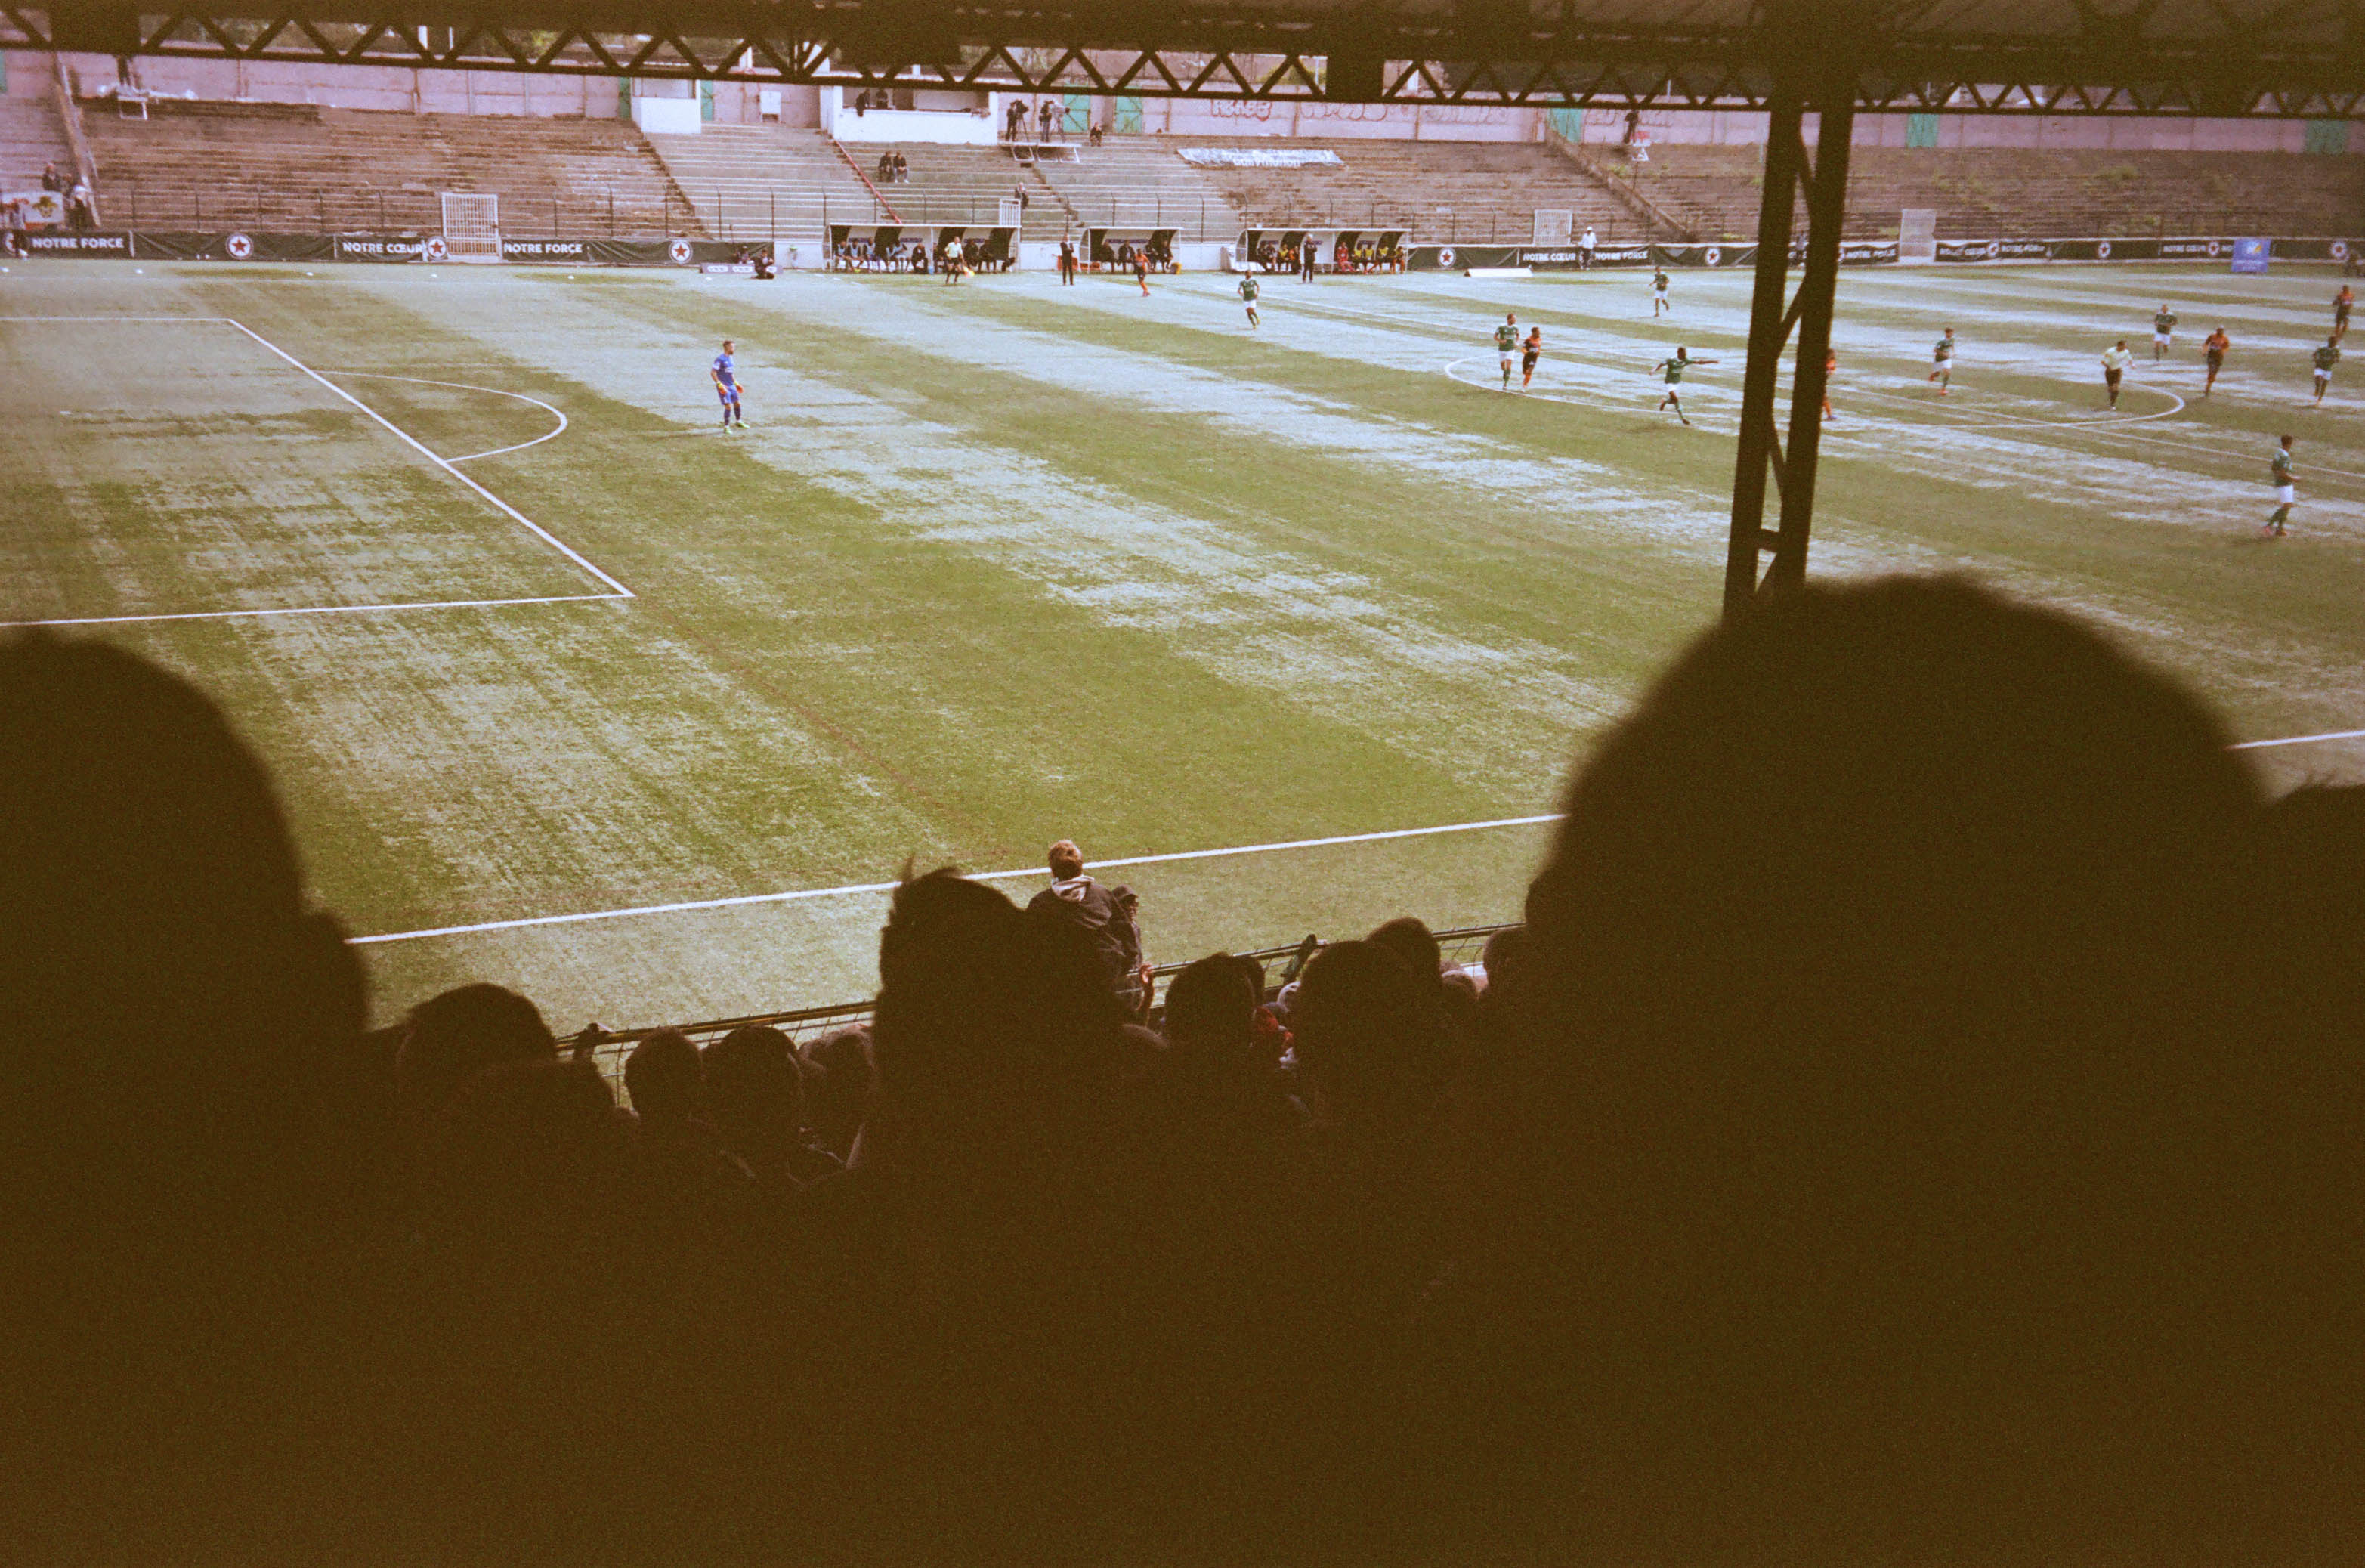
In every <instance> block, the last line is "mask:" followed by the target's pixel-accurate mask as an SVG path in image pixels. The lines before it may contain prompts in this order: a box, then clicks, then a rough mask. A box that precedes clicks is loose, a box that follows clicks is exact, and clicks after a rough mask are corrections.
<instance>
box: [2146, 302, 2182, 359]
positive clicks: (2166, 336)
mask: <svg viewBox="0 0 2365 1568" xmlns="http://www.w3.org/2000/svg"><path fill="white" fill-rule="evenodd" d="M2175 341H2176V312H2175V311H2173V310H2170V309H2169V308H2168V307H2167V306H2165V305H2163V306H2161V307H2160V308H2159V309H2158V310H2157V311H2156V312H2154V313H2153V315H2152V319H2151V357H2152V358H2153V359H2154V360H2155V361H2158V360H2161V359H2165V358H2166V357H2167V356H2168V345H2169V344H2170V343H2172V342H2175Z"/></svg>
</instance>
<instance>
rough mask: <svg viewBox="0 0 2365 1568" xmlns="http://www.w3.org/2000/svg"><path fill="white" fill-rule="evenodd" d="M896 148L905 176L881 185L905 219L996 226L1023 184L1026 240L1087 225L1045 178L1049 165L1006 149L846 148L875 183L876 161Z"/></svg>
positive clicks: (931, 145)
mask: <svg viewBox="0 0 2365 1568" xmlns="http://www.w3.org/2000/svg"><path fill="white" fill-rule="evenodd" d="M896 153H901V154H902V158H903V162H904V177H903V179H902V181H901V182H899V183H897V184H893V185H879V189H880V195H881V196H884V197H885V198H886V199H887V201H888V202H889V203H890V204H891V205H892V206H893V207H894V208H895V210H896V212H897V213H898V214H900V215H901V216H902V219H903V221H904V222H905V223H909V224H915V225H918V226H920V227H922V228H935V227H939V226H942V225H947V224H964V225H967V226H970V227H971V228H992V226H993V225H994V223H995V222H996V221H997V217H998V214H999V213H1000V211H1001V205H1002V202H1003V198H1004V197H1007V196H1012V195H1013V194H1014V192H1015V191H1018V190H1021V189H1023V190H1025V191H1026V221H1025V223H1024V224H1023V225H1021V229H1020V235H1019V237H1020V238H1021V239H1023V240H1054V241H1055V240H1057V239H1059V235H1060V234H1061V233H1062V232H1063V231H1065V230H1069V229H1073V228H1079V227H1081V225H1080V224H1079V223H1078V221H1077V218H1076V213H1075V210H1074V208H1072V207H1070V206H1069V205H1068V204H1067V202H1066V201H1065V200H1064V199H1062V197H1061V196H1060V194H1059V191H1058V190H1057V189H1056V188H1054V187H1053V186H1052V185H1050V184H1048V182H1047V181H1046V180H1045V178H1044V168H1043V165H1040V164H1037V163H1032V162H1029V163H1025V164H1022V163H1020V162H1018V161H1017V160H1016V159H1014V158H1013V157H1012V156H1011V155H1010V154H1009V153H1008V152H1007V151H1003V149H1002V148H999V147H962V146H948V145H946V144H944V143H941V142H919V141H904V142H878V141H863V142H852V143H848V144H847V145H846V156H847V157H848V158H849V159H851V160H853V162H855V164H856V166H857V168H859V169H860V170H861V171H862V172H863V173H864V174H870V175H871V178H872V181H873V183H874V184H877V183H878V177H877V175H876V174H872V166H873V165H874V164H875V163H876V162H877V161H878V160H879V159H880V157H881V156H882V155H891V154H896Z"/></svg>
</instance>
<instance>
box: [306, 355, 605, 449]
mask: <svg viewBox="0 0 2365 1568" xmlns="http://www.w3.org/2000/svg"><path fill="white" fill-rule="evenodd" d="M322 374H323V375H357V376H360V377H362V378H363V379H364V380H367V381H408V382H409V383H410V384H411V385H412V386H448V387H450V388H452V389H453V390H454V391H455V392H486V393H490V394H491V395H492V396H493V397H496V398H516V399H517V400H518V401H519V402H521V403H532V405H533V406H534V407H535V408H537V409H541V410H542V411H543V412H544V413H545V414H548V415H550V416H551V417H552V418H554V419H555V420H557V421H558V423H557V425H556V426H555V427H554V428H552V429H550V430H547V431H544V432H543V433H542V434H540V435H538V436H536V437H534V438H533V439H532V441H521V442H518V443H517V444H516V445H514V446H497V447H495V448H493V449H492V450H491V451H490V452H472V453H470V454H467V455H466V456H465V457H454V458H452V459H451V460H450V461H452V462H454V463H474V462H475V461H476V459H477V458H479V457H499V456H500V455H501V454H503V453H508V452H523V451H524V450H525V449H526V448H527V447H529V446H540V445H541V444H542V443H543V442H545V441H549V440H552V439H553V438H555V437H557V436H562V435H565V434H566V415H565V414H563V413H561V412H559V410H558V409H554V408H552V407H551V406H550V405H549V404H547V403H545V402H544V401H543V400H542V399H541V398H529V397H527V396H526V395H525V394H524V393H522V392H505V391H503V390H502V389H501V388H500V387H498V386H469V385H468V384H467V383H466V382H465V381H430V380H428V379H427V378H426V377H425V376H423V375H388V374H387V373H386V372H385V371H382V370H331V371H324V372H322Z"/></svg>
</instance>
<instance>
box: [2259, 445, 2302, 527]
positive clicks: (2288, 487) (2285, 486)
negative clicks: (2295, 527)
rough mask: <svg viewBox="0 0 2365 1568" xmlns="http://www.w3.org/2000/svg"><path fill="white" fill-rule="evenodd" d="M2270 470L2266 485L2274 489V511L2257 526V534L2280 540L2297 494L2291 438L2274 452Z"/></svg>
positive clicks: (2289, 518)
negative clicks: (2293, 475)
mask: <svg viewBox="0 0 2365 1568" xmlns="http://www.w3.org/2000/svg"><path fill="white" fill-rule="evenodd" d="M2268 483H2269V484H2271V485H2272V486H2274V487H2275V510H2274V512H2273V515H2271V516H2270V517H2269V518H2268V519H2267V521H2265V522H2263V523H2261V524H2259V532H2261V533H2265V534H2271V535H2272V536H2273V537H2275V538H2277V539H2281V537H2282V536H2283V532H2284V527H2283V525H2284V524H2285V523H2288V522H2289V521H2291V510H2292V501H2293V500H2294V499H2296V498H2297V497H2298V494H2299V492H2298V490H2297V489H2295V488H2294V487H2293V486H2292V438H2291V437H2289V436H2285V437H2283V440H2282V445H2281V446H2280V447H2278V448H2277V449H2276V450H2275V456H2274V462H2273V463H2272V464H2271V465H2270V474H2269V477H2268Z"/></svg>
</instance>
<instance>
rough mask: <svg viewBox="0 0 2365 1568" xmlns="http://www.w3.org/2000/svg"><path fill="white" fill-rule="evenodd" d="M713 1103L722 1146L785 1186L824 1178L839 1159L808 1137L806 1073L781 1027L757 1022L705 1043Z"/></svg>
mask: <svg viewBox="0 0 2365 1568" xmlns="http://www.w3.org/2000/svg"><path fill="white" fill-rule="evenodd" d="M704 1060H705V1072H706V1103H707V1109H708V1114H710V1115H711V1116H712V1120H713V1123H714V1126H715V1130H716V1131H717V1132H719V1133H720V1134H722V1136H723V1147H725V1148H728V1149H730V1150H731V1152H732V1153H734V1154H735V1155H737V1156H738V1157H739V1158H740V1159H743V1160H745V1162H746V1164H747V1168H748V1169H749V1170H753V1171H754V1172H755V1173H756V1175H757V1178H758V1179H759V1180H761V1181H763V1182H768V1183H769V1184H771V1185H772V1186H774V1187H777V1188H779V1189H782V1190H783V1191H789V1190H794V1189H796V1188H800V1187H802V1186H804V1185H806V1184H807V1183H808V1182H817V1181H819V1180H821V1179H822V1178H823V1177H824V1176H827V1175H829V1174H831V1173H833V1172H834V1171H835V1170H837V1169H838V1162H837V1161H836V1160H835V1159H833V1158H831V1157H830V1156H828V1155H826V1154H824V1153H822V1152H820V1151H819V1150H816V1149H813V1148H807V1147H806V1145H805V1141H804V1133H803V1127H804V1075H803V1074H802V1072H801V1070H799V1068H798V1064H797V1053H796V1048H795V1047H793V1046H791V1045H790V1043H789V1037H788V1036H786V1035H784V1034H782V1033H780V1031H779V1030H778V1029H773V1028H768V1027H767V1026H765V1025H758V1024H750V1025H743V1026H741V1027H739V1028H736V1029H734V1030H732V1031H731V1032H730V1033H729V1034H727V1035H725V1036H723V1037H722V1038H721V1039H719V1040H717V1041H715V1042H714V1043H713V1044H712V1045H711V1046H709V1047H706V1050H705V1052H704Z"/></svg>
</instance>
